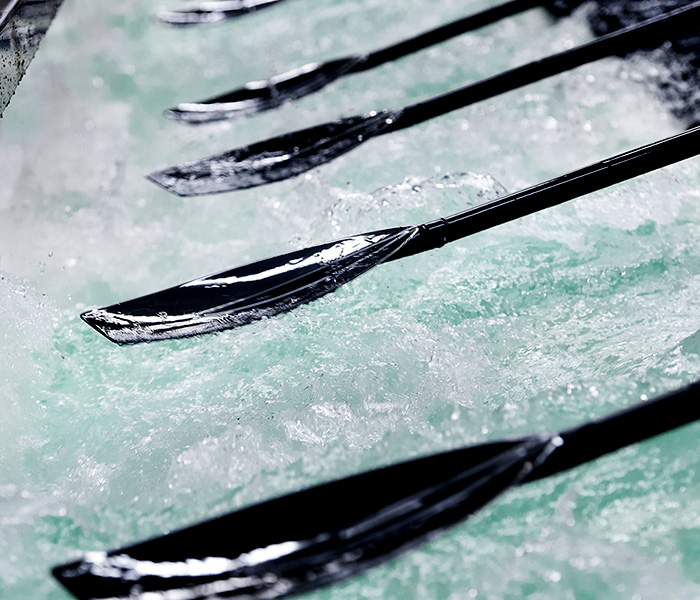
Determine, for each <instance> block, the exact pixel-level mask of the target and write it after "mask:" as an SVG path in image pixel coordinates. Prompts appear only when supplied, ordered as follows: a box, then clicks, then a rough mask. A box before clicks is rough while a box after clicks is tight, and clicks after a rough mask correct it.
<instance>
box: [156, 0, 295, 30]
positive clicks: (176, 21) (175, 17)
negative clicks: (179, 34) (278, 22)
mask: <svg viewBox="0 0 700 600" xmlns="http://www.w3.org/2000/svg"><path fill="white" fill-rule="evenodd" d="M278 2H282V0H218V1H216V2H200V3H199V4H197V5H196V6H195V7H193V8H191V9H184V10H164V11H160V12H159V13H157V14H156V20H157V21H158V22H159V23H161V24H163V25H169V26H172V27H181V26H187V25H211V24H213V23H221V22H222V21H226V20H229V19H235V18H237V17H242V16H243V15H247V14H248V13H251V12H255V11H256V10H260V9H262V8H267V7H269V6H272V5H274V4H277V3H278Z"/></svg>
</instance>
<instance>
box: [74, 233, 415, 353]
mask: <svg viewBox="0 0 700 600" xmlns="http://www.w3.org/2000/svg"><path fill="white" fill-rule="evenodd" d="M418 233H419V229H418V228H417V227H395V228H393V229H386V230H381V231H375V232H371V233H365V234H362V235H356V236H353V237H349V238H344V239H342V240H338V241H335V242H329V243H327V244H322V245H319V246H314V247H311V248H305V249H304V250H299V251H296V252H292V253H289V254H284V255H281V256H277V257H274V258H270V259H266V260H262V261H258V262H255V263H251V264H249V265H245V266H243V267H238V268H235V269H232V270H229V271H224V272H221V273H216V274H214V275H209V276H207V277H202V278H200V279H195V280H193V281H190V282H188V283H184V284H182V285H179V286H177V287H173V288H169V289H167V290H163V291H160V292H156V293H154V294H150V295H148V296H143V297H141V298H136V299H135V300H129V301H126V302H121V303H119V304H115V305H113V306H109V307H106V308H101V309H95V310H91V311H89V312H86V313H84V314H83V315H81V316H82V318H83V320H84V321H85V322H86V323H88V324H89V325H90V326H91V327H93V328H94V329H96V330H97V331H99V332H100V333H101V334H103V335H104V336H105V337H107V338H108V339H110V340H111V341H113V342H115V343H118V344H135V343H139V342H151V341H156V340H164V339H172V338H182V337H190V336H194V335H202V334H205V333H212V332H216V331H223V330H225V329H232V328H234V327H239V326H241V325H246V324H248V323H251V322H253V321H257V320H260V319H263V318H266V317H271V316H274V315H276V314H279V313H282V312H286V311H289V310H292V309H293V308H295V307H297V306H299V305H301V304H306V303H308V302H311V301H313V300H316V299H317V298H320V297H321V296H324V295H326V294H328V293H330V292H333V291H334V290H336V289H337V288H338V287H340V286H342V285H344V284H346V283H348V282H349V281H351V280H353V279H355V278H356V277H358V276H360V275H361V274H363V273H365V272H366V271H368V270H369V269H371V268H372V267H374V266H376V265H378V264H380V263H381V262H384V261H385V260H388V259H389V258H391V256H393V255H394V254H395V253H397V252H399V251H400V250H401V249H402V248H403V247H404V246H405V245H406V244H407V243H409V242H410V241H411V240H412V239H414V238H416V237H417V236H418Z"/></svg>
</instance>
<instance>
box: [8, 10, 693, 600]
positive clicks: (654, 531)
mask: <svg viewBox="0 0 700 600" xmlns="http://www.w3.org/2000/svg"><path fill="white" fill-rule="evenodd" d="M172 5H177V0H172V2H171V6H172ZM485 5H486V4H485V3H482V2H475V1H470V2H461V1H457V0H440V1H439V2H437V1H434V2H426V1H420V0H405V1H404V2H401V3H390V2H384V1H383V0H321V1H319V0H290V1H289V2H288V3H283V4H281V5H280V6H279V7H278V8H274V9H269V10H266V11H262V12H260V13H258V14H256V15H252V16H249V17H246V18H244V19H241V20H240V21H237V22H230V23H227V24H224V25H221V26H217V27H211V28H206V29H196V28H193V29H187V30H182V29H166V28H163V27H160V26H158V25H157V24H156V23H155V22H154V20H153V18H152V15H153V13H154V11H155V10H156V9H157V8H161V7H163V6H161V5H159V4H156V3H150V2H144V1H143V0H140V1H137V0H122V1H121V2H96V1H95V0H66V1H65V3H64V6H63V8H62V9H61V12H60V13H59V16H58V18H57V20H56V21H55V23H54V25H53V26H52V28H51V29H50V31H49V33H48V35H47V37H46V39H45V41H44V44H43V45H42V48H41V50H40V51H39V53H38V55H37V58H36V59H35V61H34V62H33V63H32V66H31V68H30V69H29V71H28V73H27V76H26V78H25V80H24V82H23V84H22V85H21V86H20V87H19V89H18V91H17V95H16V96H15V98H14V99H13V101H12V103H11V105H10V106H9V108H8V109H7V110H6V112H5V117H4V118H3V120H2V122H0V182H2V184H1V185H2V193H0V357H1V358H0V414H2V418H1V420H0V598H2V599H3V600H5V599H7V600H14V599H19V598H32V599H39V600H48V599H51V600H59V599H64V600H65V599H66V598H67V597H68V596H67V595H66V594H65V592H63V591H62V590H61V589H60V588H59V587H58V585H57V584H56V583H54V581H53V580H52V579H51V577H50V575H49V569H50V567H51V566H53V565H55V564H57V563H60V562H65V561H67V560H70V559H73V558H75V557H77V556H79V555H80V554H81V552H83V551H87V550H103V549H109V548H114V547H118V546H120V545H124V544H127V543H129V542H133V541H136V540H139V539H143V538H145V537H149V536H153V535H157V534H158V533H161V532H163V531H166V530H170V529H173V528H175V527H179V526H183V525H187V524H190V523H193V522H196V521H198V520H200V519H203V518H206V517H209V516H212V515H215V514H220V513H223V512H226V511H229V510H231V509H233V508H235V507H239V506H243V505H246V504H250V503H252V502H256V501H259V500H262V499H264V498H268V497H271V496H274V495H278V494H281V493H285V492H287V491H291V490H294V489H298V488H300V487H303V486H307V485H311V484H314V483H316V482H320V481H324V480H327V479H330V478H334V477H339V476H342V475H346V474H350V473H353V472H357V471H359V470H364V469H368V468H371V467H374V466H377V465H383V464H387V463H390V462H394V461H398V460H401V459H406V458H409V457H414V456H417V455H421V454H426V453H430V452H434V451H437V450H441V449H445V448H451V447H456V446H459V445H463V444H470V443H476V442H481V441H484V440H489V439H500V438H503V437H508V436H513V435H516V434H521V433H531V432H536V431H540V430H558V429H561V428H564V427H566V426H570V425H573V424H575V423H577V422H580V421H584V420H586V419H588V418H590V417H592V416H595V415H600V414H604V413H607V412H610V411H612V410H614V409H616V408H619V407H622V406H626V405H629V404H631V403H634V402H636V401H639V400H640V398H642V397H651V396H653V395H655V394H658V393H660V392H663V391H666V390H670V389H674V388H676V387H679V386H681V385H682V384H684V383H686V382H689V381H691V380H694V379H695V378H697V376H698V373H699V371H700V258H699V257H700V224H699V223H700V191H699V190H700V161H699V160H691V161H687V162H685V163H683V164H680V165H677V166H675V167H672V168H668V169H665V170H663V171H660V172H657V173H654V174H652V175H649V176H646V177H643V178H639V179H638V180H635V181H633V182H629V183H626V184H624V185H619V186H616V187H615V188H612V189H610V190H608V191H605V192H602V193H597V194H592V195H590V196H587V197H585V198H582V199H580V200H578V201H575V202H571V203H568V204H566V205H563V206H561V207H558V208H555V209H550V210H547V211H545V212H543V213H540V214H536V215H534V216H531V217H528V218H525V219H522V220H519V221H517V222H514V223H511V224H508V225H506V226H502V227H499V228H497V229H494V230H491V231H488V232H485V233H482V234H479V235H476V236H474V237H472V238H468V239H465V240H463V241H460V242H456V243H454V244H451V245H450V246H447V247H445V248H442V249H441V250H437V251H434V252H431V253H429V254H425V255H420V256H415V257H412V258H410V259H404V260H402V261H397V262H395V263H391V264H388V265H385V266H382V267H379V268H377V269H376V270H374V271H372V272H370V273H369V274H367V275H365V276H363V277H361V278H360V279H358V280H357V281H355V282H353V283H352V284H350V285H348V286H346V287H344V288H343V289H341V290H340V291H338V292H336V293H335V294H333V295H331V296H329V297H326V298H324V299H322V300H320V301H317V302H315V303H313V304H310V305H308V306H305V307H303V308H301V309H300V310H297V311H295V312H294V313H290V314H287V315H284V316H281V317H279V318H275V319H269V320H266V321H262V322H259V323H256V324H254V325H250V326H247V327H245V328H242V329H240V330H233V331H228V332H225V333H222V334H218V335H212V336H208V337H202V338H196V339H188V340H178V341H171V342H159V343H153V344H147V345H140V346H134V347H118V346H115V345H113V344H111V343H110V342H108V341H107V340H105V339H104V338H102V337H101V336H99V335H98V334H97V333H95V332H94V331H92V330H91V329H90V328H89V327H88V326H86V325H85V324H84V323H82V321H81V320H80V319H79V317H78V315H79V313H80V312H81V311H83V310H85V309H87V308H92V307H98V306H105V305H108V304H112V303H114V302H117V301H120V300H126V299H129V298H132V297H135V296H139V295H143V294H146V293H150V292H153V291H157V290H158V289H161V288H163V287H166V286H170V285H175V284H178V283H181V282H183V281H187V280H189V279H192V278H195V277H198V276H201V275H205V274H207V273H210V272H215V271H218V270H222V269H225V268H229V267H233V266H236V265H239V264H243V263H245V262H248V261H251V260H255V259H258V258H264V257H266V256H271V255H274V254H278V253H282V252H287V251H290V250H293V249H295V248H299V247H303V246H305V245H310V244H315V243H320V242H322V241H327V240H330V239H334V238H337V237H341V236H343V235H349V234H353V233H359V232H361V231H371V230H376V229H379V228H381V227H388V226H392V225H398V224H410V223H414V222H421V221H425V220H428V219H431V218H434V217H436V216H438V215H446V214H450V213H453V212H456V211H457V210H459V209H461V208H464V207H467V206H469V205H472V204H475V203H479V202H483V201H484V200H487V199H490V198H494V197H496V196H497V195H499V194H502V193H503V192H504V191H505V190H515V189H519V188H520V187H523V186H525V185H529V184H534V183H537V182H539V181H541V180H544V179H546V178H548V177H551V176H555V175H558V174H561V173H564V172H566V171H569V170H572V169H574V168H577V167H579V166H583V165H584V164H587V163H590V162H592V161H594V160H598V159H601V158H603V157H605V156H608V155H611V154H614V153H616V152H621V151H623V150H626V149H629V148H632V147H634V146H637V145H640V144H643V143H647V142H650V141H652V140H655V139H657V138H661V137H663V136H666V135H670V134H672V133H673V132H675V131H679V130H680V129H681V127H682V126H681V124H680V123H678V122H676V121H674V119H673V118H672V117H671V116H670V115H669V113H668V112H667V111H666V110H665V107H664V106H663V105H662V104H661V102H660V101H659V100H658V99H656V98H655V96H654V94H653V90H652V89H651V88H650V87H649V86H648V85H646V84H645V81H647V80H649V79H650V78H653V77H655V76H657V75H658V73H657V72H656V70H657V68H656V67H655V66H654V65H653V64H652V63H650V62H648V61H646V60H641V59H637V60H631V61H622V60H620V59H609V60H604V61H601V62H599V63H596V64H593V65H589V66H586V67H582V68H580V69H577V70H576V71H574V72H571V73H568V74H566V75H563V76H560V77H556V78H553V79H551V80H548V81H545V82H542V83H539V84H535V85H532V86H530V87H528V88H527V89H524V90H521V91H517V92H513V93H510V94H508V95H505V96H503V97H501V98H497V99H494V100H491V101H487V102H484V103H481V104H479V105H476V106H474V107H471V108H468V109H464V110H461V111H457V112H455V113H453V114H451V115H448V116H445V117H442V118H440V119H437V120H435V121H433V122H430V123H427V124H424V125H421V126H418V127H414V128H412V129H408V130H405V131H402V132H399V133H396V134H392V135H388V136H384V137H381V138H378V139H375V140H372V141H370V142H368V143H367V144H365V145H364V146H363V147H362V148H359V149H357V150H355V151H354V152H352V153H350V154H348V155H347V156H345V157H342V158H340V159H339V160H337V161H335V162H334V163H332V164H330V165H327V166H325V167H323V168H321V169H318V170H316V171H314V172H312V173H311V174H308V175H306V176H303V177H301V178H297V179H295V180H291V181H288V182H284V183H278V184H275V185H271V186H267V187H264V188H258V189H255V190H248V191H244V192H240V193H236V194H230V195H218V196H211V197H202V198H196V199H180V198H175V197H173V196H170V195H168V194H167V193H166V192H164V191H162V190H160V189H158V188H156V187H155V186H154V185H152V184H151V183H149V182H148V181H146V180H145V179H144V177H143V176H144V175H145V174H146V173H148V172H150V171H153V170H155V169H159V168H163V167H166V166H168V165H171V164H175V163H178V162H182V161H184V160H190V159H196V158H200V157H203V156H207V155H210V154H214V153H216V152H220V151H223V150H226V149H228V148H233V147H236V146H239V145H241V144H244V143H248V142H252V141H256V140H259V139H263V138H266V137H270V136H272V135H276V134H279V133H283V132H285V131H290V130H293V129H298V128H301V127H306V126H310V125H313V124H316V123H320V122H323V121H326V120H328V119H331V118H334V117H337V116H340V115H351V114H355V113H357V112H360V111H365V110H370V109H374V108H384V107H392V106H401V105H403V104H406V103H409V102H412V101H416V100H418V99H421V98H426V97H428V96H430V95H433V94H435V93H439V92H441V91H445V90H447V89H449V88H452V87H456V86H458V85H462V84H464V83H466V82H468V81H473V80H476V79H478V78H481V77H484V76H487V75H489V74H493V73H496V72H498V71H500V70H502V69H504V68H508V67H510V66H514V65H517V64H520V63H523V62H525V61H528V60H532V59H535V58H537V57H540V56H544V55H546V54H548V53H550V52H552V51H555V50H562V49H564V48H568V47H570V46H572V45H574V44H576V43H580V42H582V41H586V40H588V39H590V33H589V31H588V29H587V26H586V20H585V14H584V13H585V8H584V10H583V12H579V13H577V14H576V15H575V16H574V17H573V18H570V19H566V20H563V21H560V22H558V23H553V22H552V21H550V19H549V18H548V17H547V16H546V14H545V13H544V12H542V11H538V10H533V11H530V12H529V13H526V14H524V15H521V16H519V17H516V18H512V19H509V20H508V21H507V22H504V23H501V24H499V25H496V26H493V27H491V28H489V29H487V30H484V31H482V32H479V33H477V34H473V35H466V36H462V37H460V38H458V39H456V40H454V41H451V42H449V43H445V44H443V45H441V46H439V47H436V48H432V49H430V50H427V51H425V52H422V53H420V54H418V55H415V56H413V57H411V58H408V59H405V60H403V61H400V62H397V63H395V64H391V65H388V66H385V67H383V68H381V69H378V70H376V71H374V72H371V73H367V74H361V75H357V76H353V77H348V78H346V79H344V80H343V81H340V82H338V83H336V84H335V85H333V86H332V87H331V88H329V89H328V90H327V91H325V92H323V93H320V94H317V95H315V96H311V97H309V98H307V99H305V100H303V101H301V102H299V103H297V104H296V105H294V106H286V107H284V108H283V109H282V110H280V111H278V112H275V113H269V114H266V115H261V116H258V117H256V118H253V119H250V120H248V121H244V122H235V123H222V124H217V125H213V126H206V127H199V128H187V127H185V126H183V125H181V124H178V123H175V122H172V121H168V120H166V119H164V118H162V116H161V110H162V109H164V108H168V107H170V106H173V105H175V104H176V103H178V102H181V101H188V100H198V99H201V98H206V97H209V96H213V95H216V94H218V93H221V92H224V91H226V90H229V89H233V88H235V87H238V86H239V85H240V84H242V83H244V82H246V81H248V80H253V79H259V78H261V77H265V76H268V75H271V74H273V73H276V72H281V71H284V70H286V69H289V68H292V67H295V66H298V65H300V64H303V63H305V62H310V61H312V60H316V59H318V58H332V57H336V56H342V55H344V54H347V53H350V52H353V51H357V50H371V49H373V48H375V47H378V46H380V45H382V44H386V43H390V42H393V41H395V40H398V39H401V38H402V37H406V36H408V35H412V34H414V33H416V32H418V31H421V30H423V29H424V28H426V27H430V26H435V25H437V24H439V23H442V22H446V21H448V20H450V19H454V18H457V17H458V16H461V15H463V14H465V13H467V12H469V11H471V10H475V9H477V8H481V7H483V6H485ZM699 432H700V426H689V427H687V428H685V429H683V430H679V431H677V432H674V433H671V434H668V435H666V436H664V437H661V438H658V439H655V440H651V441H648V442H646V443H644V444H640V445H638V446H635V447H632V448H629V449H626V450H624V451H622V452H619V453H617V454H615V455H613V456H610V457H607V458H604V459H601V460H599V461H597V462H595V463H593V464H591V465H588V466H585V467H582V468H579V469H576V470H575V471H572V472H570V473H568V474H564V475H561V476H558V477H556V478H552V479H550V480H546V481H543V482H540V483H536V484H531V485H529V486H526V487H523V488H520V489H518V490H515V491H513V492H510V493H508V494H506V495H505V496H503V497H502V498H501V499H499V500H498V501H497V502H496V503H494V504H493V505H491V506H490V507H488V508H487V509H485V510H483V511H482V512H481V513H479V515H477V516H475V517H474V518H473V519H472V520H470V521H469V522H467V523H465V524H463V525H461V526H459V527H458V528H456V529H454V530H453V531H451V532H450V533H448V534H447V535H446V536H444V537H442V538H440V539H439V540H437V541H435V542H433V543H431V544H429V545H426V546H424V547H423V548H421V549H419V550H417V551H414V552H412V553H410V554H408V555H406V556H404V557H402V558H400V559H398V560H395V561H393V562H391V563H389V564H388V565H386V566H383V567H381V568H378V569H376V570H374V571H372V572H370V573H368V574H367V575H365V576H363V577H359V578H357V579H355V580H352V581H348V582H346V583H344V584H342V585H339V586H337V587H334V588H331V589H327V590H323V591H320V592H317V593H315V594H312V595H310V596H309V598H316V599H319V600H320V599H326V600H340V599H348V600H349V599H357V598H363V599H374V598H376V599H382V600H405V599H412V598H415V599H421V600H424V599H428V598H430V599H435V600H467V599H471V598H494V599H498V598H512V599H518V598H524V597H528V598H533V599H537V600H544V599H567V598H577V599H585V598H613V599H616V598H619V599H637V600H639V599H644V600H646V599H648V598H658V599H662V598H698V597H700V470H699V469H698V465H699V464H700V462H699V461H700V448H699V447H698V444H697V435H698V433H699ZM368 493H371V491H368ZM332 508H333V507H329V510H332ZM290 518H293V515H291V516H290Z"/></svg>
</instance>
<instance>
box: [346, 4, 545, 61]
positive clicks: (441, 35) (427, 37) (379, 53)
mask: <svg viewBox="0 0 700 600" xmlns="http://www.w3.org/2000/svg"><path fill="white" fill-rule="evenodd" d="M542 4H543V0H510V1H508V2H504V3H503V4H499V5H498V6H494V7H492V8H487V9H486V10H483V11H481V12H478V13H475V14H473V15H469V16H468V17H464V18H463V19H459V20H457V21H454V22H452V23H448V24H447V25H443V26H442V27H438V28H436V29H432V30H431V31H427V32H425V33H423V34H421V35H417V36H416V37H413V38H410V39H408V40H404V41H403V42H399V43H398V44H393V45H391V46H387V47H386V48H382V49H381V50H375V51H374V52H371V53H370V54H368V55H367V59H366V60H365V61H363V62H362V63H359V64H358V65H356V66H355V67H353V68H352V69H350V70H349V71H348V72H349V73H358V72H360V71H368V70H369V69H374V68H375V67H377V66H379V65H382V64H384V63H387V62H391V61H392V60H396V59H398V58H402V57H404V56H407V55H409V54H413V53H414V52H418V51H420V50H423V49H425V48H429V47H430V46H434V45H435V44H439V43H441V42H444V41H446V40H449V39H451V38H453V37H456V36H458V35H461V34H463V33H467V32H468V31H474V30H476V29H480V28H481V27H485V26H487V25H492V24H493V23H496V22H497V21H500V20H501V19H505V18H507V17H511V16H513V15H517V14H518V13H521V12H524V11H526V10H529V9H531V8H535V7H537V6H542Z"/></svg>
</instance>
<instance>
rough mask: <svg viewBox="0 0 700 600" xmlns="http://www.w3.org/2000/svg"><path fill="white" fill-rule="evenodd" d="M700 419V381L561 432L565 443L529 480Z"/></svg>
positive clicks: (545, 475) (569, 467) (574, 465)
mask: <svg viewBox="0 0 700 600" xmlns="http://www.w3.org/2000/svg"><path fill="white" fill-rule="evenodd" d="M698 419H700V382H696V383H693V384H692V385H689V386H688V387H686V388H683V389H681V390H678V391H676V392H672V393H670V394H667V395H665V396H661V397H660V398H657V399H655V400H650V401H649V402H647V403H645V404H639V405H637V406H635V407H633V408H629V409H627V410H623V411H620V412H618V413H615V414H613V415H610V416H608V417H603V418H602V419H599V420H597V421H591V422H590V423H587V424H585V425H581V426H579V427H574V428H572V429H569V430H567V431H564V432H562V433H560V434H559V435H560V437H561V438H562V441H563V444H562V445H561V447H559V448H557V450H556V451H555V452H553V453H552V455H551V456H550V457H549V458H548V459H547V460H546V462H545V463H544V464H543V465H542V466H541V467H540V468H538V469H536V470H535V471H534V472H533V473H532V475H531V476H530V477H528V478H527V479H526V481H533V480H536V479H542V478H544V477H548V476H549V475H553V474H555V473H559V472H561V471H565V470H567V469H571V468H572V467H576V466H578V465H581V464H583V463H586V462H589V461H591V460H594V459H596V458H598V457H599V456H603V455H605V454H609V453H610V452H615V451H616V450H619V449H621V448H624V447H625V446H629V445H631V444H636V443H637V442H641V441H643V440H646V439H648V438H651V437H654V436H656V435H659V434H662V433H666V432H667V431H671V430H672V429H676V428H677V427H682V426H683V425H687V424H689V423H692V422H694V421H697V420H698Z"/></svg>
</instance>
